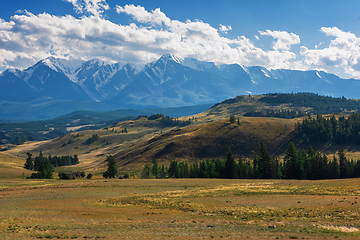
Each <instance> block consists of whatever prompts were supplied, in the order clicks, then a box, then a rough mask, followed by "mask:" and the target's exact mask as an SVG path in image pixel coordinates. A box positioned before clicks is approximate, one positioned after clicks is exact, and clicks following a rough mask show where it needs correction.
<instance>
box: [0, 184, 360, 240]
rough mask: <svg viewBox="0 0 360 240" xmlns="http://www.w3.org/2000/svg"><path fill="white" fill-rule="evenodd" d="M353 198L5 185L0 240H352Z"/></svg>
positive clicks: (336, 190) (276, 190)
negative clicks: (47, 239) (228, 239)
mask: <svg viewBox="0 0 360 240" xmlns="http://www.w3.org/2000/svg"><path fill="white" fill-rule="evenodd" d="M358 198H360V179H346V180H323V181H295V180H223V179H222V180H220V179H196V180H194V179H159V180H158V179H142V180H140V179H126V180H120V179H114V180H103V179H93V180H73V181H60V180H36V181H35V180H23V179H8V180H0V238H1V239H37V238H53V239H57V238H59V239H66V238H68V239H76V238H78V239H151V238H152V239H165V238H166V239H210V238H215V239H220V238H225V239H226V238H232V239H246V238H249V239H359V238H360V232H359V230H360V210H359V206H358V205H359V204H360V203H358V201H360V199H358ZM269 226H276V228H272V227H269Z"/></svg>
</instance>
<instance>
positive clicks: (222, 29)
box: [219, 24, 232, 33]
mask: <svg viewBox="0 0 360 240" xmlns="http://www.w3.org/2000/svg"><path fill="white" fill-rule="evenodd" d="M230 30H232V28H231V26H230V25H228V26H224V25H222V24H220V28H219V31H220V32H225V33H227V32H228V31H230Z"/></svg>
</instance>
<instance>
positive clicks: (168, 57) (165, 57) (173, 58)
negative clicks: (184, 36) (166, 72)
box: [158, 53, 184, 63]
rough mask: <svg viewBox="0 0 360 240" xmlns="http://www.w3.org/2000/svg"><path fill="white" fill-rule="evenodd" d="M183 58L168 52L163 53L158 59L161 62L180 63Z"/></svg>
mask: <svg viewBox="0 0 360 240" xmlns="http://www.w3.org/2000/svg"><path fill="white" fill-rule="evenodd" d="M183 60H184V59H182V58H180V57H177V56H175V55H173V54H171V53H168V54H164V55H163V56H162V57H161V58H160V59H159V60H158V61H162V62H169V61H174V62H176V63H181V62H182V61H183Z"/></svg>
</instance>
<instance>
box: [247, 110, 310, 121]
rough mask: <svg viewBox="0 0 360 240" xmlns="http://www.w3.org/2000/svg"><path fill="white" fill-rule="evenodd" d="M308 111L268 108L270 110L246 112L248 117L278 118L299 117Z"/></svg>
mask: <svg viewBox="0 0 360 240" xmlns="http://www.w3.org/2000/svg"><path fill="white" fill-rule="evenodd" d="M305 115H306V113H305V112H304V111H301V110H268V111H254V110H252V111H249V112H247V113H245V115H244V116H246V117H276V118H287V119H290V118H298V117H302V116H305Z"/></svg>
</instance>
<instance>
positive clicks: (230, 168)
mask: <svg viewBox="0 0 360 240" xmlns="http://www.w3.org/2000/svg"><path fill="white" fill-rule="evenodd" d="M225 177H226V178H230V179H234V178H237V166H236V162H235V159H234V157H233V155H232V153H231V149H230V148H229V150H228V153H227V156H226V162H225Z"/></svg>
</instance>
